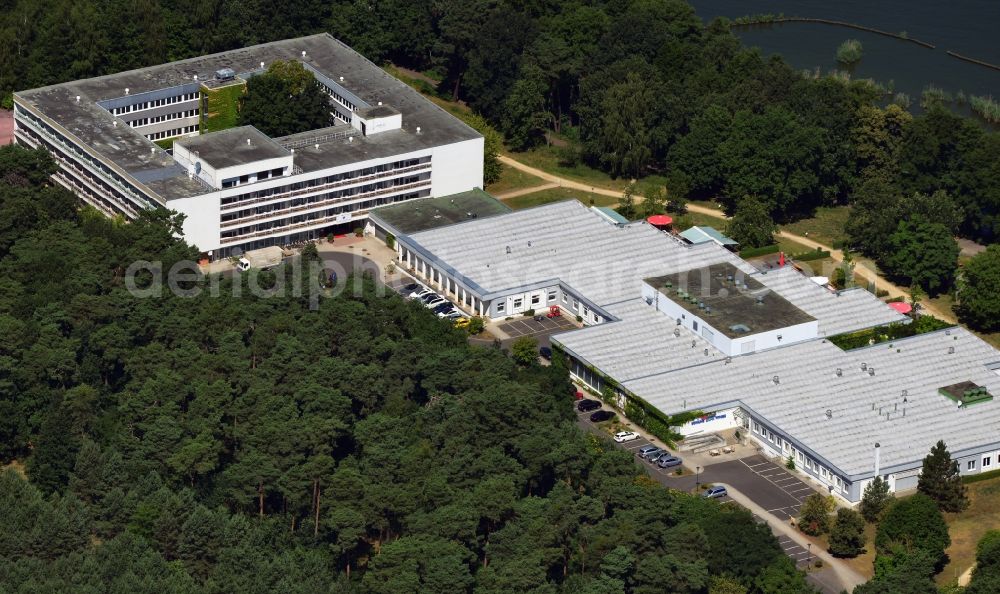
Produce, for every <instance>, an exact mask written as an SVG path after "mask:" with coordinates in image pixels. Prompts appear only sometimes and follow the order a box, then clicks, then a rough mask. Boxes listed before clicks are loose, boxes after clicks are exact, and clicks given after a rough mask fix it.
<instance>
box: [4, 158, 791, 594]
mask: <svg viewBox="0 0 1000 594" xmlns="http://www.w3.org/2000/svg"><path fill="white" fill-rule="evenodd" d="M53 167H54V164H53V162H52V161H51V159H50V158H49V157H48V156H47V155H45V154H44V153H39V152H33V151H28V150H26V149H23V148H20V147H6V148H2V149H0V212H3V213H4V217H3V218H2V223H0V279H2V280H0V457H2V461H3V463H4V464H7V463H11V462H14V464H13V465H12V468H10V469H7V470H4V471H3V472H2V473H0V591H3V592H19V593H41V592H45V593H52V592H67V593H68V592H74V593H77V592H129V593H141V592H148V593H150V594H163V593H167V592H177V593H181V592H184V593H191V592H262V593H263V592H303V593H306V592H308V593H315V592H353V591H364V592H385V593H387V594H388V593H392V594H400V593H406V592H413V593H417V592H421V593H423V592H449V593H453V592H472V591H475V592H486V593H490V592H496V593H500V592H513V591H522V592H539V593H556V592H567V593H568V592H573V593H577V592H592V593H595V594H597V593H612V592H635V593H650V594H652V593H654V592H677V593H707V592H748V591H751V592H761V593H772V592H773V593H779V592H780V593H792V594H794V593H796V592H808V591H809V590H808V588H807V587H806V586H805V582H804V578H803V576H802V574H801V573H799V572H797V571H796V570H795V568H794V566H793V565H792V563H791V561H790V560H789V559H788V558H787V557H785V556H784V555H783V554H782V552H781V549H780V548H779V547H778V544H777V541H776V540H775V538H774V537H773V536H772V535H771V533H770V531H769V530H768V529H767V528H766V527H765V526H761V525H758V524H757V523H756V522H754V520H753V519H752V518H751V516H750V515H749V514H748V513H747V512H744V511H742V510H739V509H738V508H734V507H731V506H721V505H719V504H718V503H716V502H715V501H711V500H706V499H704V498H700V497H695V496H691V495H686V494H682V493H677V492H672V491H668V490H666V489H663V488H662V487H661V486H660V485H659V484H658V483H656V482H655V481H653V480H652V479H650V478H648V477H647V476H645V475H643V474H641V471H640V470H639V469H638V468H637V467H636V466H635V463H634V461H633V456H632V455H631V454H630V453H628V452H625V451H622V450H620V449H617V448H615V447H613V445H612V444H611V442H610V441H607V440H602V439H599V438H596V437H594V436H589V437H586V436H584V434H582V433H581V432H580V431H579V429H578V428H577V427H576V424H575V417H574V414H573V412H572V393H573V390H572V389H571V386H570V384H569V383H568V373H567V370H566V368H565V367H564V365H563V364H562V363H561V362H560V361H559V360H558V358H557V360H556V361H555V363H554V364H553V365H552V366H550V367H543V366H540V365H538V364H537V363H535V362H532V363H530V364H523V363H517V362H515V361H514V360H512V359H511V358H510V357H509V356H508V355H506V354H505V353H504V352H503V351H500V350H498V349H494V348H483V347H473V346H470V345H469V344H468V343H467V340H466V336H465V333H464V332H462V331H460V330H456V329H455V328H453V327H452V326H451V324H449V323H448V322H445V321H442V320H439V319H438V318H437V317H436V316H434V315H433V314H431V313H430V312H429V311H427V310H426V308H423V307H421V306H420V305H418V304H416V303H414V302H408V301H405V300H403V299H401V298H399V297H398V296H396V295H394V294H392V293H391V292H390V293H389V294H388V295H385V294H382V292H380V291H378V290H377V287H376V285H375V284H374V283H375V281H374V280H373V279H371V278H362V279H360V283H359V285H358V286H359V287H360V290H358V291H356V292H355V291H344V292H343V293H342V294H339V295H336V296H331V297H329V298H326V299H322V300H320V301H319V305H318V307H311V306H310V302H309V299H308V297H307V296H296V292H295V291H290V290H289V291H284V292H283V293H279V294H278V295H276V296H273V297H271V298H264V297H255V296H253V295H252V294H251V292H250V291H249V289H248V287H246V286H244V285H245V284H246V283H247V282H248V280H247V279H246V278H245V277H244V278H242V279H240V280H239V281H232V280H223V281H222V283H221V286H220V290H219V291H218V295H217V296H213V294H212V292H211V291H208V290H206V291H204V292H202V293H201V294H199V295H197V296H189V297H185V296H179V295H174V294H173V293H172V292H171V291H164V292H163V294H162V296H155V295H154V296H149V297H146V298H139V297H136V296H135V295H133V294H132V293H130V292H129V291H128V290H127V286H128V285H127V282H126V279H125V277H124V271H126V270H127V268H128V265H129V264H130V263H131V262H134V261H138V260H147V261H151V262H160V263H162V270H169V269H170V267H171V266H173V264H174V263H177V262H183V261H184V260H185V259H187V258H191V257H194V256H196V255H197V253H196V251H195V250H194V249H193V248H191V247H190V246H187V245H185V244H183V243H182V242H180V241H179V240H177V239H175V236H174V232H175V231H176V229H177V225H178V224H179V221H178V220H177V218H176V217H173V216H171V215H170V214H169V213H167V212H165V211H156V212H153V211H149V212H146V213H143V215H142V216H141V217H140V218H139V219H138V220H137V221H135V222H132V223H130V224H124V225H123V224H120V223H117V222H115V221H112V220H109V219H106V218H105V217H103V216H102V215H100V214H99V213H97V212H96V211H92V210H89V209H83V210H78V209H77V207H76V201H75V198H74V197H73V196H72V195H71V194H69V193H68V192H67V191H65V190H63V189H62V188H59V187H56V186H53V185H51V184H50V183H48V182H47V179H46V178H47V175H48V174H49V173H51V172H52V171H53ZM306 257H308V256H306ZM279 270H280V269H279ZM271 274H275V273H271ZM277 274H281V272H278V273H277ZM153 280H154V279H153V277H147V278H144V279H140V282H142V283H150V282H152V281H153ZM278 280H279V278H278V277H276V276H275V277H273V278H270V279H269V280H268V279H265V283H267V282H270V283H276V282H277V281H278ZM192 282H193V283H194V284H192V285H188V286H185V287H184V288H186V289H192V290H193V289H195V288H197V287H200V286H202V285H203V284H204V283H206V282H207V279H200V280H197V281H192ZM233 282H240V283H241V286H240V289H241V291H242V292H241V295H242V296H235V295H234V291H233V286H232V283H233ZM285 282H286V283H288V284H287V285H286V286H288V287H291V286H294V285H293V283H295V282H296V277H295V275H293V274H292V273H291V272H290V271H289V272H287V278H285ZM299 282H303V283H305V282H308V281H307V280H300V281H299ZM142 286H146V285H145V284H144V285H142Z"/></svg>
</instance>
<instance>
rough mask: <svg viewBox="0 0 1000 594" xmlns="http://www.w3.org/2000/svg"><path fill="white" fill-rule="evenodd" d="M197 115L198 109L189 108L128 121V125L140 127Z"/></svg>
mask: <svg viewBox="0 0 1000 594" xmlns="http://www.w3.org/2000/svg"><path fill="white" fill-rule="evenodd" d="M197 115H198V110H197V109H187V110H184V111H178V112H175V113H167V114H163V115H158V116H153V117H151V118H138V119H135V120H132V121H130V122H128V125H129V126H132V127H133V128H138V127H140V126H151V125H152V124H159V123H160V122H169V121H170V120H179V119H181V118H193V117H195V116H197Z"/></svg>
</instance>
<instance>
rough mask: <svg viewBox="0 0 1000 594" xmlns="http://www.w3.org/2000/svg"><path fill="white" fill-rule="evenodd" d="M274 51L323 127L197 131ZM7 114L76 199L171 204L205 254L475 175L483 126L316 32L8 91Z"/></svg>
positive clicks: (478, 176)
mask: <svg viewBox="0 0 1000 594" xmlns="http://www.w3.org/2000/svg"><path fill="white" fill-rule="evenodd" d="M276 60H286V61H287V60H297V61H299V62H301V63H302V64H303V65H304V66H305V68H306V69H307V70H309V71H310V72H312V73H313V75H314V76H315V77H316V80H317V81H318V82H319V84H320V86H321V87H322V88H323V89H324V90H325V91H326V92H327V94H328V95H329V96H330V112H331V122H332V123H333V125H331V126H330V127H327V128H323V129H319V130H312V131H309V132H304V133H301V134H295V135H292V136H287V137H282V138H269V137H267V136H266V135H264V134H263V133H261V132H260V131H258V130H256V129H255V128H252V127H248V126H244V127H235V128H229V129H226V130H222V131H217V132H211V133H207V134H200V132H201V131H203V130H205V124H206V121H207V120H208V119H209V117H210V116H212V115H214V114H212V113H210V112H211V110H212V109H214V108H213V107H212V105H211V103H210V97H211V95H212V93H213V92H217V91H219V89H225V88H226V87H230V86H233V85H244V84H245V81H246V80H247V79H248V78H250V77H252V76H254V75H255V74H259V73H261V72H263V71H264V70H265V69H266V68H267V65H268V64H270V63H272V62H274V61H276ZM14 118H15V138H16V140H17V142H18V143H21V144H24V145H27V146H31V147H44V148H45V149H46V150H48V151H49V152H51V153H52V154H53V156H54V157H55V158H56V161H57V162H58V164H59V171H58V172H57V173H56V174H55V175H54V176H53V177H54V179H55V180H56V181H57V182H58V183H60V184H62V185H63V186H65V187H67V188H69V189H70V190H72V191H73V192H75V193H76V194H77V195H78V196H80V198H81V199H82V200H84V201H85V202H87V203H88V204H91V205H93V206H94V207H96V208H98V209H100V210H101V211H103V212H104V213H106V214H108V215H109V216H118V215H121V216H124V217H125V218H128V219H131V218H134V217H135V216H137V214H138V213H139V211H140V210H142V209H145V208H156V207H166V208H168V209H171V210H175V211H178V212H181V213H183V214H185V215H186V220H185V222H184V235H185V239H186V240H187V241H188V242H189V243H192V244H194V245H196V246H198V247H199V248H200V249H201V250H203V251H205V252H211V253H212V256H213V257H215V258H218V257H223V256H227V255H230V254H232V253H233V251H234V249H236V248H238V249H240V250H247V249H254V248H259V247H265V246H270V245H283V244H287V243H290V242H295V241H300V240H304V239H312V238H315V237H320V236H324V235H326V234H329V233H334V232H336V233H342V232H346V231H349V230H350V229H352V228H355V227H357V226H359V221H363V220H364V219H366V218H367V214H368V211H369V210H370V209H372V208H374V207H376V206H381V205H386V204H392V203H395V202H400V201H403V200H409V199H413V198H421V197H427V196H444V195H448V194H454V193H458V192H464V191H466V190H470V189H473V188H481V187H482V185H483V138H482V136H481V135H480V134H478V133H477V132H476V131H475V130H473V129H472V128H470V127H468V126H467V125H465V124H464V123H462V122H461V121H459V120H458V119H456V118H455V117H453V116H452V115H450V114H448V113H447V112H445V111H444V110H442V109H441V108H439V107H438V106H436V105H434V104H433V103H432V102H430V101H428V100H427V99H425V98H424V97H422V96H421V95H420V94H419V93H417V92H416V91H414V90H413V89H411V88H410V87H409V86H407V85H405V84H403V83H402V82H400V81H398V80H396V79H395V78H393V77H392V76H390V75H388V74H386V73H385V71H383V70H382V69H381V68H379V67H378V66H376V65H375V64H373V63H371V62H370V61H368V60H367V59H365V58H364V57H363V56H361V55H360V54H358V53H357V52H355V51H354V50H352V49H351V48H349V47H347V46H346V45H344V44H343V43H341V42H339V41H337V40H336V39H334V38H333V37H331V36H330V35H327V34H321V35H313V36H310V37H303V38H299V39H289V40H284V41H278V42H274V43H267V44H263V45H257V46H253V47H248V48H244V49H240V50H234V51H230V52H224V53H220V54H214V55H210V56H203V57H199V58H193V59H190V60H183V61H180V62H171V63H169V64H163V65H160V66H153V67H149V68H143V69H140V70H133V71H129V72H122V73H119V74H113V75H109V76H102V77H98V78H92V79H87V80H80V81H74V82H69V83H63V84H59V85H53V86H49V87H43V88H39V89H33V90H30V91H21V92H17V93H15V94H14ZM164 140H172V141H173V145H172V147H171V148H170V149H165V148H163V147H161V146H160V145H159V144H157V143H156V142H155V141H164ZM161 144H162V143H161Z"/></svg>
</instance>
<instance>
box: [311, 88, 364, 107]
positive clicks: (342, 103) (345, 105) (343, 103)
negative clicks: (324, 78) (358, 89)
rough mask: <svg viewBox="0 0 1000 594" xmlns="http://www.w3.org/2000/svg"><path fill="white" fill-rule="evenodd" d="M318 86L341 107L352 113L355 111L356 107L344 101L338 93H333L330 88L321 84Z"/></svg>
mask: <svg viewBox="0 0 1000 594" xmlns="http://www.w3.org/2000/svg"><path fill="white" fill-rule="evenodd" d="M319 86H321V87H323V90H324V91H326V94H327V95H329V96H331V97H333V98H334V99H335V100H336V101H337V103H339V104H341V105H343V106H344V107H346V108H347V109H349V110H351V111H354V110H356V109H357V106H356V105H354V104H353V103H351V102H350V101H348V100H347V99H344V98H343V97H342V96H341V95H340V93H338V92H337V91H334V90H333V89H331V88H330V87H328V86H326V85H324V84H323V83H320V84H319Z"/></svg>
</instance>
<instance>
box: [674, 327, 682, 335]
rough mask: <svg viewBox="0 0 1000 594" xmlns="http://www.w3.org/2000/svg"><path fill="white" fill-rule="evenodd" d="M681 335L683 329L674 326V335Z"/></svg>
mask: <svg viewBox="0 0 1000 594" xmlns="http://www.w3.org/2000/svg"><path fill="white" fill-rule="evenodd" d="M680 335H681V329H680V328H674V336H680Z"/></svg>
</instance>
